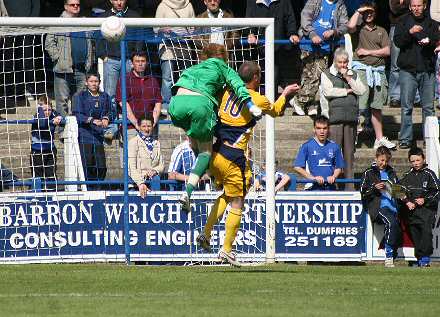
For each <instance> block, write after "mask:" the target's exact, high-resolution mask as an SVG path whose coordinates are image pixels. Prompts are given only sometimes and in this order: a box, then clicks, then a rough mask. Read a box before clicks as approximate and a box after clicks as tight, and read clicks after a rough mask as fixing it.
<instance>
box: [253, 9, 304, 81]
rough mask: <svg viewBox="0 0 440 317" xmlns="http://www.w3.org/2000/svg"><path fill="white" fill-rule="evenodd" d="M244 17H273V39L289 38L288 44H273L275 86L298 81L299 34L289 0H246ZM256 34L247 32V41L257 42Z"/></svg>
mask: <svg viewBox="0 0 440 317" xmlns="http://www.w3.org/2000/svg"><path fill="white" fill-rule="evenodd" d="M246 17H247V18H274V19H275V39H276V40H289V44H282V45H275V87H276V88H277V87H278V86H281V87H282V88H284V87H285V86H288V85H290V84H293V83H295V82H298V81H299V77H300V75H299V71H300V70H299V68H300V67H299V65H300V61H299V49H298V47H297V44H298V43H299V36H298V29H297V23H296V20H295V14H294V12H293V9H292V5H291V3H290V0H267V1H262V0H247V6H246ZM254 33H255V31H254ZM257 35H258V34H252V33H251V34H249V35H248V43H249V44H257V43H258V38H257Z"/></svg>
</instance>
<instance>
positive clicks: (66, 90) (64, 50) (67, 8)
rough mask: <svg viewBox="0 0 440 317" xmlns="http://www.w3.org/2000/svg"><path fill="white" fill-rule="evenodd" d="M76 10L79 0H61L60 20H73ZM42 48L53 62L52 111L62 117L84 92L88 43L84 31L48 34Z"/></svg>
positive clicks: (89, 60)
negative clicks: (53, 99)
mask: <svg viewBox="0 0 440 317" xmlns="http://www.w3.org/2000/svg"><path fill="white" fill-rule="evenodd" d="M80 11H81V4H80V0H64V11H63V13H61V17H62V18H76V17H79V14H80ZM45 48H46V51H47V52H48V54H49V56H50V58H51V59H52V61H53V71H54V94H55V101H56V110H57V112H58V113H60V114H61V115H62V116H66V115H68V114H69V113H70V110H69V100H71V98H72V96H73V94H74V93H76V92H79V91H81V90H83V89H84V87H85V82H86V72H88V71H89V70H90V69H91V68H92V65H93V59H94V57H93V53H92V52H93V47H92V42H91V40H90V38H89V37H88V36H87V34H86V33H85V32H73V33H60V34H48V35H47V37H46V42H45Z"/></svg>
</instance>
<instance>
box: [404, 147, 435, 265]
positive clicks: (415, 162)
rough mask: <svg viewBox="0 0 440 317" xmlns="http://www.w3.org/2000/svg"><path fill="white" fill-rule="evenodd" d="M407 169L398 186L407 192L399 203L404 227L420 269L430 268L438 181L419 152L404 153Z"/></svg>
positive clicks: (419, 150) (413, 149)
mask: <svg viewBox="0 0 440 317" xmlns="http://www.w3.org/2000/svg"><path fill="white" fill-rule="evenodd" d="M408 160H409V162H410V164H411V169H410V170H409V171H408V172H407V173H406V174H405V175H404V176H403V178H402V181H401V184H402V185H403V186H406V187H407V188H408V189H409V191H408V192H407V193H406V197H405V198H404V199H403V200H402V201H403V203H404V208H407V209H408V226H409V232H410V234H411V238H412V240H413V243H414V255H415V257H416V258H417V261H418V265H419V266H420V267H428V266H429V265H430V260H431V259H430V256H431V254H432V252H433V245H432V226H433V224H434V221H435V214H436V212H437V205H438V200H439V180H438V178H437V176H436V175H435V174H434V172H433V171H432V170H430V169H429V168H428V167H427V166H426V164H425V155H424V154H423V150H422V149H420V148H412V149H410V150H409V151H408Z"/></svg>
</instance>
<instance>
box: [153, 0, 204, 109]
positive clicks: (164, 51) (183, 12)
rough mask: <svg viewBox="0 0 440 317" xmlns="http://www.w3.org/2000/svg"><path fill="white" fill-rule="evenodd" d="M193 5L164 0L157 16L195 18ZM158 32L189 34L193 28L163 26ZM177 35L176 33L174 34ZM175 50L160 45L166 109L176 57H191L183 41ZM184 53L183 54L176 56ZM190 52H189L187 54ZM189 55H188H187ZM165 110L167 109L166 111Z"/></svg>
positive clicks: (186, 2) (162, 88) (166, 107)
mask: <svg viewBox="0 0 440 317" xmlns="http://www.w3.org/2000/svg"><path fill="white" fill-rule="evenodd" d="M195 16H196V15H195V13H194V9H193V6H192V5H191V3H190V2H189V0H162V1H161V3H160V4H159V6H158V7H157V10H156V18H158V19H162V18H174V19H175V18H195ZM156 32H157V33H158V34H159V35H160V36H163V37H165V38H166V37H170V36H173V34H179V35H184V34H189V33H191V32H192V29H191V28H187V27H173V28H170V27H161V28H159V29H157V30H156ZM174 36H175V35H174ZM177 45H178V47H177V48H176V49H175V50H171V49H170V48H167V47H165V45H164V44H160V45H159V57H160V68H161V70H162V85H161V93H162V98H163V107H164V110H168V106H169V104H170V100H171V86H172V85H173V77H172V76H173V70H175V69H176V68H177V60H176V58H180V59H182V58H185V57H187V58H189V55H188V54H189V52H188V47H183V46H182V44H181V43H179V44H177ZM177 53H179V54H180V53H182V56H176V54H177ZM186 53H188V54H186ZM187 55H188V56H187ZM164 112H165V111H164Z"/></svg>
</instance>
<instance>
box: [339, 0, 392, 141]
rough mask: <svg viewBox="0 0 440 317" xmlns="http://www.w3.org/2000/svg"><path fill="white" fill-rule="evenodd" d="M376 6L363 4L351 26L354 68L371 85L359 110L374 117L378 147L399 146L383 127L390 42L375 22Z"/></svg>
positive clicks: (362, 99) (366, 84)
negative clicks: (386, 68) (386, 60)
mask: <svg viewBox="0 0 440 317" xmlns="http://www.w3.org/2000/svg"><path fill="white" fill-rule="evenodd" d="M376 8H377V7H376V4H375V3H373V2H365V3H363V4H362V5H361V7H360V8H359V9H358V10H357V11H356V12H355V13H354V14H353V16H352V17H351V19H350V21H349V23H348V25H347V27H348V30H349V32H350V33H352V42H353V49H354V55H353V63H352V67H353V69H354V70H356V72H357V74H358V75H359V77H360V79H361V80H362V83H363V84H364V85H365V87H367V89H366V91H365V93H364V94H362V95H361V96H359V110H360V114H361V115H362V116H363V117H364V118H365V119H366V121H368V120H369V119H370V117H371V123H372V125H373V128H374V132H375V134H376V140H375V141H374V148H375V149H377V148H378V147H379V146H381V145H384V146H386V147H387V148H390V149H394V148H396V145H395V144H394V143H392V142H390V141H389V140H388V139H387V138H386V137H385V136H384V135H383V129H382V107H383V106H384V105H385V104H386V103H387V101H388V96H387V93H388V82H387V78H386V75H385V58H386V57H388V56H389V55H390V41H389V39H388V34H387V31H386V30H385V29H384V28H383V27H380V26H378V25H376V24H375V19H376ZM359 20H360V22H361V24H358V22H359Z"/></svg>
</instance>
